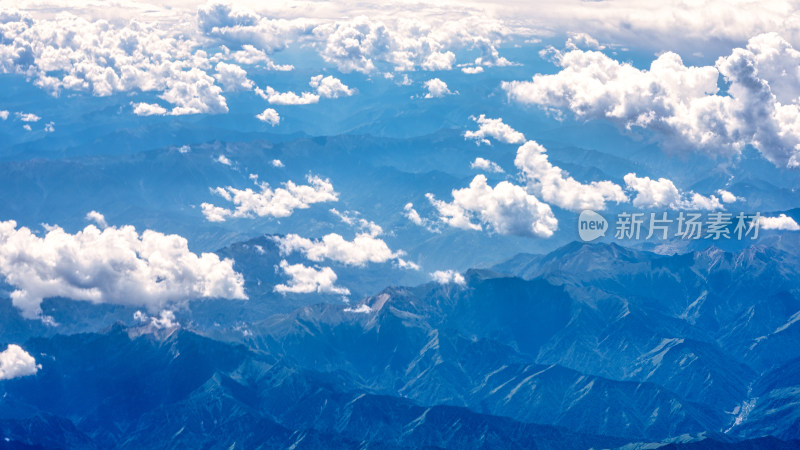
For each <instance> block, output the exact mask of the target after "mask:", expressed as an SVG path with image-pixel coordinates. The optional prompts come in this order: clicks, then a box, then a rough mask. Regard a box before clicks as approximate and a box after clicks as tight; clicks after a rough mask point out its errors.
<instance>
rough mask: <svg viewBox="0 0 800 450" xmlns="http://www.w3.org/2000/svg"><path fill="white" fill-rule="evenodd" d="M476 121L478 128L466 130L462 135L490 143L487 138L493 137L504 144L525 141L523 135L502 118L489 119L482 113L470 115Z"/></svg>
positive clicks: (479, 141)
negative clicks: (475, 115)
mask: <svg viewBox="0 0 800 450" xmlns="http://www.w3.org/2000/svg"><path fill="white" fill-rule="evenodd" d="M472 119H473V120H475V122H477V123H478V125H479V128H478V129H477V130H475V131H470V130H468V131H466V132H465V133H464V137H465V138H467V139H475V140H477V141H478V143H484V144H491V141H489V139H488V138H490V137H491V138H494V139H496V140H498V141H500V142H503V143H506V144H522V143H523V142H525V135H523V134H522V133H520V132H519V131H517V130H515V129H513V128H511V127H510V126H508V125H507V124H505V123H503V119H489V118H487V117H486V116H485V115H484V114H481V115H480V116H478V117H472Z"/></svg>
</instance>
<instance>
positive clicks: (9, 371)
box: [0, 344, 42, 380]
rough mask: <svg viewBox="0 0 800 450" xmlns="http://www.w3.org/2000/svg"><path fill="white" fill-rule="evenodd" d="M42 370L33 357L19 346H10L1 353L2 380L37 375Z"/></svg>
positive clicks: (0, 373)
mask: <svg viewBox="0 0 800 450" xmlns="http://www.w3.org/2000/svg"><path fill="white" fill-rule="evenodd" d="M41 368H42V366H40V365H38V364H36V360H35V359H34V358H33V356H31V355H30V353H28V352H26V351H25V350H23V349H22V347H20V346H19V345H16V344H9V346H8V348H6V349H5V350H3V351H2V352H0V380H10V379H12V378H19V377H24V376H28V375H35V374H36V372H38V371H39V369H41Z"/></svg>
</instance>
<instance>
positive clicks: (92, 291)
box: [0, 220, 247, 318]
mask: <svg viewBox="0 0 800 450" xmlns="http://www.w3.org/2000/svg"><path fill="white" fill-rule="evenodd" d="M0 274H2V275H3V276H4V277H5V280H6V282H7V283H8V284H10V285H11V286H13V287H14V289H15V290H14V291H13V292H12V293H11V300H12V303H13V304H14V306H15V307H17V308H18V309H19V310H20V312H21V313H22V315H23V316H25V317H27V318H35V317H40V316H41V313H42V311H41V307H40V305H41V303H42V300H44V299H45V298H50V297H66V298H70V299H74V300H84V301H88V302H92V303H113V304H118V305H132V306H133V305H136V306H144V307H146V308H147V309H149V310H161V309H164V307H165V306H166V305H170V304H178V303H181V302H185V301H188V300H191V299H193V298H200V297H220V298H227V299H246V298H247V296H246V295H245V292H244V281H243V278H242V276H241V275H240V274H238V273H237V272H235V271H234V270H233V261H232V260H230V259H224V260H220V258H219V257H218V256H217V255H215V254H213V253H203V254H201V255H197V254H195V253H192V252H190V251H189V248H188V244H187V242H186V239H184V238H183V237H181V236H178V235H165V234H162V233H159V232H156V231H152V230H145V231H144V232H143V233H141V234H139V233H138V232H137V231H136V229H135V228H134V227H132V226H123V227H119V228H117V227H107V228H105V229H103V230H102V231H101V230H99V229H98V228H97V227H95V226H94V225H88V226H87V227H86V228H84V229H83V230H81V231H78V232H77V233H75V234H70V233H67V232H65V231H64V230H63V229H61V228H60V227H49V228H48V231H47V233H46V234H45V235H44V236H43V237H39V236H37V235H36V234H34V233H33V232H31V230H29V229H28V228H25V227H20V228H17V224H16V222H14V221H13V220H11V221H6V222H0Z"/></svg>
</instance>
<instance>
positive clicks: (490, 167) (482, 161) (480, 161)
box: [469, 157, 503, 173]
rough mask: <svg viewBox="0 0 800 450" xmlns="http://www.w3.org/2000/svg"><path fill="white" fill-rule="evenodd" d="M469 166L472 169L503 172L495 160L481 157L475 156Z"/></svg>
mask: <svg viewBox="0 0 800 450" xmlns="http://www.w3.org/2000/svg"><path fill="white" fill-rule="evenodd" d="M469 167H470V168H472V169H478V170H485V171H487V172H494V173H503V168H502V167H500V166H499V165H498V164H497V163H496V162H494V161H489V160H488V159H486V158H481V157H477V158H475V161H472V162H471V163H470V165H469Z"/></svg>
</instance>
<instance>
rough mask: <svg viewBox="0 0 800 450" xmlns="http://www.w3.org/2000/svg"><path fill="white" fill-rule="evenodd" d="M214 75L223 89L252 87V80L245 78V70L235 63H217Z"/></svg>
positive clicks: (244, 89) (246, 89)
mask: <svg viewBox="0 0 800 450" xmlns="http://www.w3.org/2000/svg"><path fill="white" fill-rule="evenodd" d="M214 70H216V71H217V73H216V74H215V75H214V78H216V80H217V82H219V84H221V85H222V88H223V89H225V91H249V90H250V89H253V81H252V80H250V79H248V78H247V71H245V70H244V69H242V68H241V67H239V66H237V65H236V64H228V63H226V62H219V63H217V65H216V67H214Z"/></svg>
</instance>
